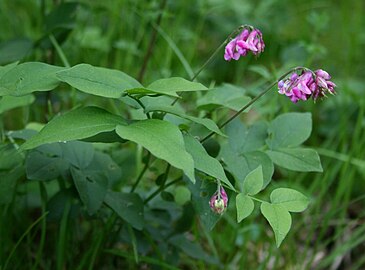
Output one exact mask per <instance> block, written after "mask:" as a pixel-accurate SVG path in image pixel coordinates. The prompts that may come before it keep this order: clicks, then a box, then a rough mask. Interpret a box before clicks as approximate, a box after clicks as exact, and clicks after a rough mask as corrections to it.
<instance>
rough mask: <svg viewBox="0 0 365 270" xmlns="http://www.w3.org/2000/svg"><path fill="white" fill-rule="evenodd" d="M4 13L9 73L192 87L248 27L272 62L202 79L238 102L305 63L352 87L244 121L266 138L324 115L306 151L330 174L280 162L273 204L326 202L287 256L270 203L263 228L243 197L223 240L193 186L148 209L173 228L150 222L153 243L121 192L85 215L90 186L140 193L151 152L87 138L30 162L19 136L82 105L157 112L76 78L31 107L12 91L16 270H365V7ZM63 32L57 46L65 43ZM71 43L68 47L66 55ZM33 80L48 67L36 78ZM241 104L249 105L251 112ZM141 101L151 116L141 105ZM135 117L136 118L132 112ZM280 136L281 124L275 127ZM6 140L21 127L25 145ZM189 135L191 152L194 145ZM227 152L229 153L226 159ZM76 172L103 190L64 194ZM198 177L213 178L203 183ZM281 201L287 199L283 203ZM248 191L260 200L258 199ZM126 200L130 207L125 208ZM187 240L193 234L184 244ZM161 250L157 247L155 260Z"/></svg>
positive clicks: (262, 108) (1, 253)
mask: <svg viewBox="0 0 365 270" xmlns="http://www.w3.org/2000/svg"><path fill="white" fill-rule="evenodd" d="M0 11H1V12H0V25H2V31H1V32H0V42H1V43H0V65H5V64H8V63H12V62H14V61H18V60H20V61H21V62H29V61H39V62H44V63H48V64H51V65H56V66H62V67H63V66H75V65H77V64H80V63H88V64H91V65H94V66H101V67H107V68H113V69H117V70H122V71H123V72H125V73H127V74H129V75H131V76H132V77H135V78H137V79H138V80H139V81H140V82H143V85H149V84H150V83H152V82H154V81H155V80H157V79H161V78H168V77H172V76H183V77H186V78H189V77H191V76H192V74H193V73H194V71H196V70H198V69H199V67H200V66H201V65H202V63H203V62H204V61H205V60H206V59H207V58H208V57H209V56H210V55H211V53H212V52H213V51H214V50H215V48H216V47H217V46H218V45H219V44H220V43H221V42H222V41H223V40H224V39H225V38H226V36H227V34H229V33H230V32H231V31H232V29H235V28H236V27H237V26H238V25H240V24H242V23H248V24H252V25H255V26H256V27H258V28H259V29H261V30H262V32H263V33H264V40H265V43H266V51H265V53H263V54H262V55H261V56H260V58H258V59H255V58H254V57H248V58H247V59H243V60H242V59H241V60H240V61H238V62H230V63H227V62H225V61H224V59H223V56H221V57H220V56H219V57H217V59H215V61H214V62H213V63H211V64H210V65H209V66H208V68H207V69H205V70H204V71H203V73H202V74H201V75H200V76H199V81H200V82H201V83H203V84H204V85H207V86H209V87H213V86H215V85H218V86H221V87H224V88H225V91H227V93H229V91H230V89H232V88H235V87H236V88H237V87H239V88H240V91H242V93H245V94H247V95H255V94H257V93H258V92H259V91H260V90H261V89H262V87H263V86H264V85H265V84H266V83H267V82H270V81H272V80H275V78H277V77H278V76H280V74H282V73H283V72H284V71H286V70H287V69H288V68H290V67H293V66H296V65H303V66H308V67H311V68H313V69H316V68H323V69H325V70H327V71H328V72H329V73H330V74H331V75H332V77H333V78H334V81H335V82H336V84H338V92H339V95H337V96H336V97H335V98H331V99H328V100H325V101H323V102H318V103H317V104H311V103H310V102H307V103H299V104H291V103H290V102H289V100H287V99H285V98H283V97H282V96H279V95H277V94H276V93H275V90H272V91H271V92H269V93H268V94H267V95H266V96H265V97H264V98H262V99H261V100H260V101H259V102H258V103H255V105H254V107H253V108H252V110H250V111H249V112H248V113H247V114H245V115H244V116H243V117H242V119H241V120H242V121H243V122H245V123H246V124H247V125H252V126H253V127H256V129H257V130H260V125H261V124H260V123H263V122H267V123H273V122H275V121H279V120H278V118H276V117H277V116H278V115H279V114H281V113H285V112H298V113H299V112H302V113H303V112H304V114H301V115H306V112H311V114H312V121H313V129H312V133H311V136H310V137H309V139H308V140H307V141H306V143H305V144H306V146H307V147H312V148H315V149H316V150H317V151H318V152H319V154H320V155H321V161H322V167H323V170H324V173H314V172H311V173H308V172H302V173H298V172H291V171H289V170H287V169H282V168H280V167H277V168H276V170H275V174H274V176H273V181H272V183H271V186H269V187H268V189H267V190H265V194H264V195H267V197H269V196H270V193H271V191H272V190H274V189H276V190H279V191H280V189H281V188H282V187H292V188H295V189H297V190H299V191H301V192H302V193H303V194H305V195H307V196H310V197H311V203H310V205H309V208H308V210H307V211H305V212H303V213H302V214H301V215H298V214H295V213H294V214H292V215H293V216H294V218H293V224H292V231H291V232H290V234H289V235H288V236H287V239H286V240H285V242H284V243H283V244H282V246H281V248H280V249H277V248H276V245H275V243H274V241H272V238H273V235H272V232H271V231H270V230H269V228H268V226H267V224H266V223H265V220H264V218H263V217H262V216H260V215H259V214H258V213H259V209H258V208H257V207H256V208H255V209H254V213H253V214H252V215H251V216H250V217H249V218H247V219H245V220H244V221H242V222H241V223H238V224H237V223H236V222H235V220H234V215H235V203H233V202H234V199H233V196H231V197H230V198H231V199H232V202H231V203H230V204H229V209H228V213H227V214H226V215H224V216H223V218H222V219H221V220H220V222H219V223H218V224H217V225H216V227H215V228H214V230H213V231H212V232H209V231H208V230H207V229H206V227H205V226H202V224H201V222H199V221H198V220H197V218H196V217H195V216H194V213H192V211H191V209H192V207H191V204H190V203H189V202H187V201H188V200H189V198H188V197H189V191H188V190H187V189H186V187H185V186H184V185H176V187H175V186H174V187H173V188H170V189H167V190H166V192H163V193H161V196H158V200H152V201H151V204H152V207H151V209H150V211H148V212H146V213H144V215H145V223H146V224H152V225H154V224H158V227H154V226H150V227H149V231H148V233H145V232H139V231H138V230H135V229H133V228H137V229H138V228H140V227H141V226H143V224H140V219H139V218H138V213H139V212H140V209H138V207H136V206H138V205H139V203H138V201H139V200H141V198H139V197H138V196H134V195H133V194H127V195H125V196H124V197H123V196H122V195H120V194H121V193H115V192H108V194H107V196H106V197H105V203H106V204H107V205H108V206H109V207H110V209H109V208H108V209H106V210H105V211H104V212H101V213H99V214H98V216H95V215H94V216H93V215H91V216H90V215H89V214H94V213H95V209H97V208H98V206H99V205H98V203H99V204H100V203H102V201H101V200H97V199H95V200H93V203H89V202H88V201H87V197H84V198H82V197H81V200H82V202H83V203H84V205H86V206H87V212H85V209H84V208H83V207H82V205H81V204H80V202H79V201H78V199H77V198H78V197H77V192H80V190H83V189H84V190H86V191H88V190H93V191H94V192H95V191H96V193H93V194H95V196H96V198H97V196H100V198H101V197H103V196H105V194H100V193H103V192H104V193H105V192H106V190H107V188H104V189H103V188H100V187H105V181H104V180H105V179H109V183H108V185H110V187H112V188H115V189H120V188H123V187H125V186H126V185H125V183H120V181H119V180H120V179H121V178H122V179H123V181H125V182H126V183H128V184H130V185H133V181H134V179H136V177H137V176H138V173H139V172H140V171H141V170H142V169H143V161H144V156H145V155H144V152H143V151H142V149H141V148H140V147H139V146H137V145H135V144H129V145H128V147H124V148H121V147H119V146H118V144H115V145H114V144H112V145H109V146H105V145H103V144H97V145H95V147H94V148H93V147H90V144H87V143H85V142H73V143H67V144H64V143H63V142H57V143H55V144H52V145H48V146H41V147H40V148H37V149H36V150H32V151H31V152H29V154H28V155H27V158H26V159H25V160H24V156H21V154H18V152H17V151H14V149H13V147H10V146H9V144H8V143H5V142H9V140H21V139H26V138H29V137H30V136H31V135H32V134H27V133H26V132H20V131H18V132H16V131H15V130H22V129H24V127H25V126H27V127H31V128H33V129H36V130H39V129H40V127H39V124H38V123H46V122H48V121H49V120H51V119H52V118H53V117H54V116H55V115H57V114H59V113H62V112H66V111H68V110H70V109H71V108H73V107H75V106H76V107H77V106H81V105H82V106H81V107H85V106H98V107H103V108H106V109H107V110H108V111H110V112H113V113H115V114H121V115H127V116H130V117H131V118H135V119H137V118H138V117H142V115H143V113H142V112H141V111H140V112H138V111H137V112H135V111H134V110H133V111H132V110H129V109H128V106H120V104H118V103H116V102H115V101H113V100H111V99H107V98H103V97H96V96H92V95H87V94H84V93H81V92H78V91H76V90H74V89H73V90H70V88H68V87H67V85H66V84H61V85H60V86H59V89H58V90H57V91H52V92H38V93H36V94H34V95H29V96H25V97H24V98H22V99H17V101H16V102H14V100H9V99H11V97H9V96H6V97H3V98H2V99H1V100H0V118H1V129H2V132H1V136H2V138H1V139H2V144H1V145H0V181H1V182H0V202H1V223H0V224H1V228H0V237H1V243H2V244H1V245H0V262H2V265H3V267H4V264H6V263H8V265H7V267H8V269H51V268H52V269H53V268H56V269H64V268H70V269H85V268H89V269H92V268H95V269H98V268H101V267H104V268H106V269H110V268H118V267H119V268H120V267H126V268H131V269H138V268H141V267H144V266H145V267H150V268H154V267H156V268H163V267H165V268H166V269H176V268H186V269H206V267H207V265H209V268H212V269H214V268H216V269H219V268H221V267H227V268H232V269H242V267H243V266H247V268H249V269H309V268H314V269H362V268H364V266H365V259H364V257H363V256H362V250H363V249H364V248H365V245H364V241H365V237H364V231H365V226H364V223H363V220H364V212H363V207H364V195H363V194H362V191H363V190H364V188H365V185H364V181H363V179H364V173H365V160H364V156H363V152H364V149H365V139H364V138H365V134H364V125H365V122H364V120H363V119H364V110H365V99H364V98H363V92H364V90H365V89H364V79H363V78H364V75H365V74H364V73H365V69H364V68H363V62H364V60H365V59H364V55H363V53H362V48H363V47H364V45H365V34H364V31H362V29H363V28H364V26H365V22H364V20H365V19H364V16H362V14H363V13H364V11H365V6H364V3H363V1H357V0H350V1H344V0H340V1H329V0H328V1H325V0H323V1H305V2H303V1H297V0H294V1H278V0H270V1H245V2H243V1H238V0H230V1H218V0H199V1H166V3H165V4H164V1H129V0H125V1H117V0H108V1H102V2H98V1H86V0H84V1H77V2H76V1H36V0H34V1H25V0H13V1H10V0H4V1H1V2H0ZM161 14H163V16H162V19H161V22H160V24H159V25H158V23H157V22H158V17H159V16H160V15H161ZM155 30H157V32H156V33H157V36H156V41H155V46H154V48H153V53H152V54H151V58H150V60H149V61H148V65H147V66H146V69H145V72H141V70H142V68H141V67H143V63H144V62H145V61H144V59H145V57H146V52H147V51H148V47H149V41H150V38H151V36H153V33H154V32H155ZM51 33H52V34H53V37H54V39H55V40H56V43H55V42H54V41H52V39H50V38H49V34H51ZM57 43H58V44H59V45H60V47H58V46H55V45H57ZM60 50H61V53H60ZM222 55H223V52H222ZM79 67H80V66H79ZM0 71H1V70H0ZM32 71H33V72H34V73H35V74H36V73H37V70H34V69H33V68H32ZM66 75H67V74H64V77H63V80H64V81H65V82H67V76H66ZM223 83H230V84H231V85H228V84H223ZM71 85H72V84H71ZM73 86H74V87H77V86H75V85H73ZM0 87H1V86H0ZM187 96H188V97H189V98H194V99H195V98H196V97H195V96H193V95H190V94H187ZM189 98H187V99H186V100H189ZM198 98H199V94H198ZM207 99H208V100H207ZM198 100H199V102H200V104H198V105H199V106H200V107H202V108H205V109H209V108H212V106H213V107H215V108H216V107H219V105H220V104H216V102H217V101H216V100H215V101H212V100H209V96H208V97H207V96H204V98H201V99H198ZM218 100H222V97H220V98H219V99H218ZM228 101H229V100H224V102H225V103H229V102H228ZM9 104H12V105H11V106H10V105H9ZM229 104H231V106H234V104H235V103H234V102H232V103H229ZM131 105H132V106H137V105H136V104H135V103H133V102H132V103H131ZM183 107H184V109H185V110H188V111H189V110H190V111H193V110H195V109H196V108H194V107H193V105H192V104H191V103H189V102H185V103H184V102H183ZM89 108H93V107H89ZM82 109H85V108H82ZM82 109H79V110H82ZM233 109H234V108H233ZM91 110H93V109H91ZM151 111H158V109H156V108H155V110H151ZM208 111H209V110H208ZM87 113H88V114H89V113H92V112H90V111H89V112H87ZM131 113H133V114H134V115H129V114H131ZM227 113H228V111H227V110H226V109H220V110H219V111H218V112H212V113H211V114H209V113H208V116H209V117H210V118H212V119H214V120H216V121H218V120H221V119H222V115H223V116H225V115H227ZM171 117H172V116H171ZM274 119H275V120H274ZM118 121H121V120H120V119H119V120H118ZM172 121H175V123H177V124H184V121H182V120H181V119H180V118H172ZM119 124H121V125H122V124H123V123H119ZM195 128H196V129H199V128H198V127H195ZM240 128H241V129H242V127H240V126H239V122H237V121H236V122H233V124H232V125H230V126H229V127H227V129H226V130H225V132H226V133H227V134H228V135H229V134H231V135H232V136H234V135H235V134H240V133H237V131H236V130H239V129H240ZM243 128H244V127H243ZM261 128H262V127H261ZM269 130H275V126H274V127H269ZM5 131H14V132H12V133H10V135H9V133H8V132H5ZM123 131H124V130H123ZM279 131H280V129H279ZM120 132H122V131H120ZM124 132H125V131H124ZM242 132H243V131H242ZM89 135H90V134H89ZM90 136H91V135H90ZM232 136H230V137H232ZM86 137H87V136H86ZM86 137H85V138H86ZM184 139H185V143H186V141H187V140H189V138H184ZM190 139H191V138H190ZM299 139H300V138H299ZM305 139H306V138H302V140H299V142H298V144H300V143H302V142H303V141H304V140H305ZM233 141H235V140H233ZM237 141H238V140H236V142H237ZM147 143H148V142H147ZM191 143H193V141H192V142H191ZM256 143H257V142H256ZM267 144H268V145H269V146H270V151H271V153H268V154H269V155H275V149H276V148H277V147H278V144H279V146H282V145H280V143H279V142H270V140H269V141H267ZM295 144H296V142H294V143H293V145H294V146H295ZM231 146H232V142H231V145H230V146H227V147H226V148H225V150H226V151H231V150H230V148H229V147H231ZM258 146H260V142H258ZM233 147H235V149H240V150H239V151H241V153H240V154H242V153H243V154H244V153H245V152H246V150H247V151H248V150H250V151H251V150H252V148H251V149H247V148H245V147H247V146H245V145H234V146H233ZM249 147H250V146H249ZM251 147H252V145H251ZM207 149H210V154H212V155H216V154H217V153H216V152H217V149H215V145H210V146H207ZM214 151H215V152H214ZM276 154H277V153H276ZM80 155H81V156H80ZM220 155H223V156H224V151H223V150H222V151H221V152H220ZM228 156H229V155H228ZM23 160H24V161H23ZM34 160H37V161H39V162H44V164H43V166H40V167H35V165H34V164H32V162H33V161H34ZM23 162H24V166H22V163H23ZM229 164H234V163H232V162H229ZM17 165H19V166H17ZM279 165H280V164H279ZM163 166H165V164H163V163H159V162H157V163H156V164H154V165H153V167H152V169H151V170H150V171H149V172H148V173H147V174H146V180H143V181H142V182H141V183H140V188H141V189H143V190H150V189H151V188H152V187H155V185H154V184H153V183H152V181H154V180H155V179H156V178H157V180H156V182H157V183H163V182H164V179H160V180H159V181H160V182H158V172H159V171H160V170H161V168H162V167H163ZM231 166H233V165H231ZM286 166H288V165H286ZM162 169H164V168H162ZM24 170H25V171H24ZM232 170H233V171H234V168H232ZM304 171H305V170H304ZM46 172H47V173H46ZM52 173H53V174H52ZM237 173H238V174H239V173H240V172H237ZM25 174H26V175H27V178H28V180H26V179H25V178H24V175H25ZM62 175H67V177H69V176H70V175H71V177H72V178H73V179H82V178H83V177H85V179H86V178H87V179H89V180H90V181H89V183H90V184H89V185H88V186H86V187H85V186H83V185H82V183H81V182H80V183H77V182H75V183H74V184H75V186H76V188H77V190H74V189H71V188H68V187H62V190H63V191H62V192H58V191H59V190H60V186H62V182H61V181H59V182H57V181H47V180H51V179H54V178H57V177H62ZM93 177H94V180H93ZM241 177H245V175H241ZM160 178H161V177H160ZM263 178H264V179H265V171H263ZM32 179H33V180H38V179H42V180H45V181H42V182H39V181H32ZM96 179H97V180H96ZM103 179H104V180H103ZM171 179H174V173H172V176H171ZM99 181H100V182H99ZM103 181H104V182H103ZM196 181H197V183H199V181H201V180H200V179H199V177H197V179H196ZM108 188H109V187H108ZM214 188H215V187H214V186H213V187H211V186H209V185H208V186H207V187H206V189H205V190H200V191H197V193H195V194H194V192H192V194H191V196H192V197H193V198H194V196H199V195H200V193H199V192H207V193H208V194H211V193H212V191H214ZM9 190H13V191H14V194H13V193H9ZM124 191H125V192H128V191H129V190H124ZM124 194H126V193H124ZM184 194H185V195H184ZM242 194H243V193H242ZM272 194H273V193H271V196H272V197H271V201H273V200H275V196H274V195H272ZM121 196H122V197H121ZM241 197H243V198H240V199H246V200H247V198H246V197H244V195H242V196H241ZM273 197H274V198H273ZM116 201H117V202H121V201H125V204H120V203H115V202H116ZM171 201H175V202H177V204H175V203H174V204H173V203H171ZM95 202H96V204H95ZM129 202H134V204H133V205H132V208H131V209H130V214H128V213H129V212H128V211H127V210H125V209H128V207H129V206H130V205H129ZM264 207H265V206H264ZM111 209H112V210H114V211H115V212H116V213H120V215H122V216H123V215H124V218H125V219H127V222H128V223H129V224H131V225H132V227H131V226H123V222H122V221H121V220H120V219H117V217H116V216H114V217H113V216H112V217H113V218H112V219H110V216H111V213H112V210H111ZM208 210H209V209H208ZM294 210H295V209H294ZM296 210H298V209H296ZM47 212H49V214H48V215H47V218H46V219H45V218H43V217H44V215H45V213H47ZM294 212H295V211H294ZM126 213H127V214H126ZM135 215H137V216H135ZM161 220H162V221H164V222H161ZM208 222H209V221H208ZM210 222H212V221H210ZM213 222H214V221H213ZM171 224H172V225H171ZM186 231H188V233H185V234H183V232H186ZM166 235H169V238H168V239H169V241H168V242H164V241H155V240H156V239H163V237H165V236H166ZM115 239H117V242H116V243H117V244H115ZM187 240H189V241H187ZM151 249H152V250H155V252H154V253H152V255H151V252H150V250H151Z"/></svg>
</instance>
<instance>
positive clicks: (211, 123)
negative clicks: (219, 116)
mask: <svg viewBox="0 0 365 270" xmlns="http://www.w3.org/2000/svg"><path fill="white" fill-rule="evenodd" d="M151 111H160V112H165V113H169V114H173V115H176V116H179V117H181V118H184V119H187V120H190V121H192V122H194V123H197V124H200V125H203V126H204V127H206V128H207V129H209V130H210V131H213V132H215V133H217V134H219V135H221V136H224V137H227V136H226V135H225V134H224V133H223V132H222V131H221V130H220V129H219V127H218V126H217V124H216V123H215V122H214V121H213V120H211V119H208V118H199V117H194V116H190V115H186V114H185V113H184V112H183V111H181V110H179V109H177V108H176V107H172V106H149V107H147V108H146V110H145V112H151Z"/></svg>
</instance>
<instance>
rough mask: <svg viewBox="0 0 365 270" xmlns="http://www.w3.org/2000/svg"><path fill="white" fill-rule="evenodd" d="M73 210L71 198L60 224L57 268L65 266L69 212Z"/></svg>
mask: <svg viewBox="0 0 365 270" xmlns="http://www.w3.org/2000/svg"><path fill="white" fill-rule="evenodd" d="M70 210H71V199H68V200H67V201H66V204H65V207H64V209H63V214H62V219H61V224H60V231H59V237H58V243H57V262H56V269H58V270H61V269H64V268H65V267H66V266H65V254H66V250H67V247H66V238H67V225H68V218H69V213H70Z"/></svg>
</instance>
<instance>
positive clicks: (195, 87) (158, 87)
mask: <svg viewBox="0 0 365 270" xmlns="http://www.w3.org/2000/svg"><path fill="white" fill-rule="evenodd" d="M207 89H208V88H207V87H205V86H204V85H202V84H201V83H197V82H191V81H188V80H186V79H184V78H180V77H172V78H167V79H160V80H157V81H154V82H153V83H151V84H150V85H148V86H147V87H146V88H136V89H130V90H127V91H126V92H127V93H128V94H139V95H149V94H163V95H168V96H173V97H178V96H179V95H178V94H177V92H191V91H203V90H207Z"/></svg>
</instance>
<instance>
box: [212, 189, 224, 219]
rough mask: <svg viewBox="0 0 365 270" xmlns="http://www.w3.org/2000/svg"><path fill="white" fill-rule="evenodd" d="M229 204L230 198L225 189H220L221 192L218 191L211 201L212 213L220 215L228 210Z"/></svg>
mask: <svg viewBox="0 0 365 270" xmlns="http://www.w3.org/2000/svg"><path fill="white" fill-rule="evenodd" d="M227 204H228V196H227V193H226V191H225V190H224V188H223V187H221V188H220V191H216V192H215V193H214V194H213V196H212V197H211V198H210V201H209V206H210V208H211V209H212V211H213V212H215V213H217V214H220V215H221V214H223V212H224V210H226V208H227Z"/></svg>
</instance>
